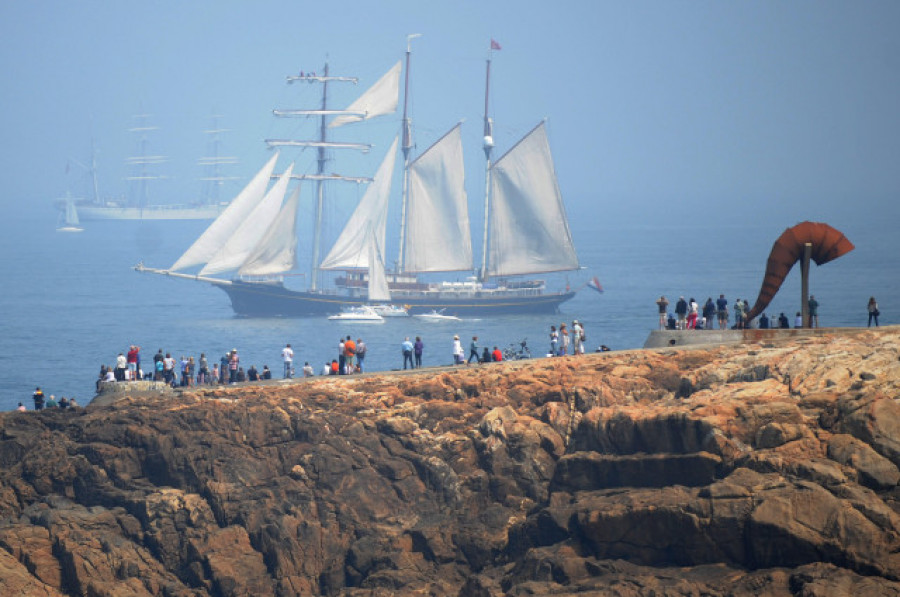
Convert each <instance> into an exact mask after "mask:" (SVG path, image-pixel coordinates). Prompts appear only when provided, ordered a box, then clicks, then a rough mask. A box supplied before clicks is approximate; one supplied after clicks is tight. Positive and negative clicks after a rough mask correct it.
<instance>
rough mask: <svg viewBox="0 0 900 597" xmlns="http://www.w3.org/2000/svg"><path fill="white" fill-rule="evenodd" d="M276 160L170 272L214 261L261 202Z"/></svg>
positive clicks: (229, 206) (265, 168) (272, 159)
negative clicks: (216, 255) (214, 257)
mask: <svg viewBox="0 0 900 597" xmlns="http://www.w3.org/2000/svg"><path fill="white" fill-rule="evenodd" d="M277 160H278V153H276V154H275V155H273V156H272V157H271V158H270V159H269V161H268V162H266V165H265V166H263V167H262V169H261V170H260V171H259V172H257V174H256V176H254V177H253V179H252V180H251V181H250V182H249V183H248V184H247V186H246V187H244V189H243V190H242V191H241V192H240V193H238V195H237V197H235V198H234V199H233V200H232V201H231V203H230V204H229V205H228V207H226V208H225V211H223V212H222V213H221V214H220V215H219V217H218V218H216V219H215V220H213V223H212V224H210V225H209V227H208V228H207V229H206V230H205V231H204V232H203V234H201V235H200V238H198V239H197V240H196V241H194V244H192V245H191V247H190V248H189V249H188V250H187V251H185V252H184V255H182V256H181V257H179V258H178V261H176V262H175V264H174V265H172V267H170V268H169V269H170V270H171V271H177V270H181V269H185V268H188V267H192V266H195V265H200V264H203V263H206V262H208V261H209V260H210V259H212V258H213V256H214V255H215V254H216V253H217V252H218V251H219V249H221V248H222V246H223V245H224V244H225V243H226V242H227V241H228V239H229V238H230V237H231V235H232V234H233V233H234V231H235V230H237V229H238V227H239V226H240V225H241V224H242V223H243V222H245V221H246V220H247V216H248V215H249V214H250V212H251V211H253V208H254V207H256V205H257V204H258V203H259V202H260V201H261V200H262V198H263V196H264V194H265V192H266V187H267V186H268V185H269V179H270V178H271V177H272V170H274V169H275V162H276V161H277Z"/></svg>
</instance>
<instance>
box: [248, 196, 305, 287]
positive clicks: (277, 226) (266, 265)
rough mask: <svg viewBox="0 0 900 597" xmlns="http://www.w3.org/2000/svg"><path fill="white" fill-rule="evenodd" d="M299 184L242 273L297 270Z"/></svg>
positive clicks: (274, 272)
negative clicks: (295, 268)
mask: <svg viewBox="0 0 900 597" xmlns="http://www.w3.org/2000/svg"><path fill="white" fill-rule="evenodd" d="M299 204H300V186H299V185H298V186H297V187H295V188H294V192H293V193H291V196H290V197H288V200H287V201H285V202H284V205H283V206H282V207H281V211H279V212H278V216H277V217H276V218H275V221H274V222H272V225H271V226H269V229H268V230H266V233H265V235H264V236H263V237H262V240H260V241H259V244H257V245H256V247H254V249H253V251H252V252H251V253H250V256H249V257H247V260H246V261H244V264H243V265H242V266H241V269H239V270H238V275H240V276H270V275H274V274H281V273H284V272H287V271H290V270H292V269H294V267H296V265H297V226H296V224H297V206H298V205H299Z"/></svg>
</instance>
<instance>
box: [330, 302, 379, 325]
mask: <svg viewBox="0 0 900 597" xmlns="http://www.w3.org/2000/svg"><path fill="white" fill-rule="evenodd" d="M328 319H330V320H331V321H352V322H354V323H384V317H382V316H381V315H379V314H378V313H376V312H375V310H374V309H372V307H368V306H362V307H351V308H350V309H346V310H344V311H341V312H340V313H338V314H337V315H329V316H328Z"/></svg>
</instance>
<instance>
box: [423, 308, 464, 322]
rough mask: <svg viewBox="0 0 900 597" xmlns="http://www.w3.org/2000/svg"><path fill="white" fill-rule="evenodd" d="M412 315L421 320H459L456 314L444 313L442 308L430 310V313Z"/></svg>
mask: <svg viewBox="0 0 900 597" xmlns="http://www.w3.org/2000/svg"><path fill="white" fill-rule="evenodd" d="M413 317H417V318H418V319H421V320H423V321H461V320H460V318H459V317H457V316H456V315H444V310H443V309H441V310H440V311H434V310H432V311H431V313H418V314H416V315H413Z"/></svg>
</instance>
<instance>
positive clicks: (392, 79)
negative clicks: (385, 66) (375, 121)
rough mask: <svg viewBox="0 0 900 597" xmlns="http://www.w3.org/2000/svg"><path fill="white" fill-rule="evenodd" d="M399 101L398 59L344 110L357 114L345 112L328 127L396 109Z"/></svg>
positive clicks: (388, 112)
mask: <svg viewBox="0 0 900 597" xmlns="http://www.w3.org/2000/svg"><path fill="white" fill-rule="evenodd" d="M399 101H400V61H399V60H398V61H397V64H395V65H394V66H393V68H391V70H389V71H388V72H387V73H385V74H384V76H382V77H381V78H380V79H378V81H376V82H375V84H374V85H372V86H371V87H369V89H368V90H366V91H365V93H363V94H362V95H361V96H359V97H358V98H357V99H356V101H355V102H353V103H352V104H350V105H349V106H348V107H347V109H346V110H345V112H356V113H357V114H360V115H356V114H346V115H344V116H338V117H336V118H335V119H334V120H332V121H331V123H330V124H329V125H328V127H329V128H335V127H339V126H343V125H345V124H348V123H351V122H359V121H360V120H367V119H369V118H374V117H376V116H384V115H385V114H392V113H393V112H396V111H397V104H398V103H399Z"/></svg>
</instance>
